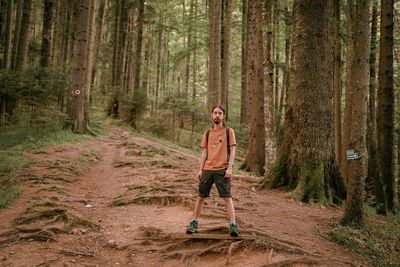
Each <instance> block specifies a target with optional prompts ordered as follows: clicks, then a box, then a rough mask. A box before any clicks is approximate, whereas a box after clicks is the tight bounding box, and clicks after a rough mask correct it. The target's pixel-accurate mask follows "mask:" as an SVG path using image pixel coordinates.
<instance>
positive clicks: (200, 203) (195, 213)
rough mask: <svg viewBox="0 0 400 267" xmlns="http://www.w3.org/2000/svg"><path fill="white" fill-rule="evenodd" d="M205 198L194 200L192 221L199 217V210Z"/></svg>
mask: <svg viewBox="0 0 400 267" xmlns="http://www.w3.org/2000/svg"><path fill="white" fill-rule="evenodd" d="M204 201H205V198H204V197H198V198H197V200H196V205H195V206H194V211H193V220H197V219H198V218H199V216H200V213H201V210H202V208H203V204H204Z"/></svg>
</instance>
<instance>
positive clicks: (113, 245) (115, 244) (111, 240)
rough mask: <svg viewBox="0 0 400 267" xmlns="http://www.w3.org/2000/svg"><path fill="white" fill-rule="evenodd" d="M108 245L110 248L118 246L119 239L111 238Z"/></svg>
mask: <svg viewBox="0 0 400 267" xmlns="http://www.w3.org/2000/svg"><path fill="white" fill-rule="evenodd" d="M107 247H109V248H115V247H117V241H115V240H114V239H110V240H108V242H107Z"/></svg>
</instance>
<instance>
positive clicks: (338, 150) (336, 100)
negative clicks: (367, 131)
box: [333, 0, 342, 164]
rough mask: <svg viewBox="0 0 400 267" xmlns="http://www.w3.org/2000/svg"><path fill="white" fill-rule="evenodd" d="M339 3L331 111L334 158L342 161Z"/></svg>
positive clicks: (336, 4)
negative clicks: (332, 116) (332, 111)
mask: <svg viewBox="0 0 400 267" xmlns="http://www.w3.org/2000/svg"><path fill="white" fill-rule="evenodd" d="M340 1H341V0H334V1H333V3H334V6H333V12H334V15H333V19H334V24H333V26H334V33H333V34H334V40H333V42H334V47H333V109H334V130H335V156H336V161H337V162H338V163H339V164H340V162H341V161H342V104H341V103H342V88H341V71H340V70H341V60H342V59H341V54H342V51H341V50H342V48H341V41H340Z"/></svg>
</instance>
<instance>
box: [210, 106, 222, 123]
mask: <svg viewBox="0 0 400 267" xmlns="http://www.w3.org/2000/svg"><path fill="white" fill-rule="evenodd" d="M211 118H212V120H213V122H214V123H215V124H220V123H221V122H222V120H223V118H224V112H223V111H222V110H221V109H220V108H215V109H214V110H213V113H212V114H211Z"/></svg>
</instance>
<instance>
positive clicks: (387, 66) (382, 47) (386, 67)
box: [377, 0, 395, 213]
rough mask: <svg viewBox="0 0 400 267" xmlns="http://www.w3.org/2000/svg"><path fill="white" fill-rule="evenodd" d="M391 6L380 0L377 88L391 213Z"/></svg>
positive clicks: (382, 159)
mask: <svg viewBox="0 0 400 267" xmlns="http://www.w3.org/2000/svg"><path fill="white" fill-rule="evenodd" d="M393 8H394V0H382V1H381V25H380V42H379V76H378V80H379V89H378V114H377V115H378V116H377V118H378V121H377V125H378V132H377V133H378V158H379V170H380V175H381V177H382V179H383V182H384V184H385V189H386V190H385V191H386V192H385V193H386V199H387V207H388V211H389V212H393V213H394V211H395V210H394V208H395V179H394V160H393V129H394V128H393V127H394V126H393V122H394V121H393V120H394V117H393V116H394V92H393Z"/></svg>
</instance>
